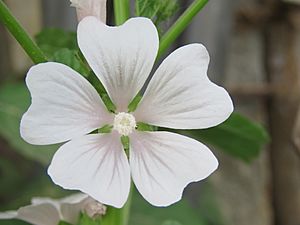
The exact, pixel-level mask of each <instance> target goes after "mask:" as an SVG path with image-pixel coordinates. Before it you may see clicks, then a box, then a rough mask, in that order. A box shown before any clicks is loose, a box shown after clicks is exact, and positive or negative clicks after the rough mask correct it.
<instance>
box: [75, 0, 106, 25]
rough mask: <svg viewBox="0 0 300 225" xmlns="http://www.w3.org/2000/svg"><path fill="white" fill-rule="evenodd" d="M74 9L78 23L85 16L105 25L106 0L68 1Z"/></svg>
mask: <svg viewBox="0 0 300 225" xmlns="http://www.w3.org/2000/svg"><path fill="white" fill-rule="evenodd" d="M70 1H71V6H73V7H75V8H76V12H77V18H78V21H80V20H82V19H83V18H84V17H86V16H94V17H97V18H98V19H99V20H101V21H102V22H103V23H106V0H70Z"/></svg>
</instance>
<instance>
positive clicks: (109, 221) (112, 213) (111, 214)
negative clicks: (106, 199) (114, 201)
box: [101, 183, 133, 225]
mask: <svg viewBox="0 0 300 225" xmlns="http://www.w3.org/2000/svg"><path fill="white" fill-rule="evenodd" d="M132 186H133V184H132V183H131V188H130V193H129V196H128V199H127V202H126V204H125V205H124V206H123V208H121V209H117V208H114V207H111V206H108V207H107V214H106V215H105V216H104V217H103V219H102V221H101V225H128V223H129V216H130V215H129V214H130V207H131V199H132V192H133V187H132Z"/></svg>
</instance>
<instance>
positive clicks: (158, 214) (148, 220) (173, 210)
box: [129, 190, 206, 225]
mask: <svg viewBox="0 0 300 225" xmlns="http://www.w3.org/2000/svg"><path fill="white" fill-rule="evenodd" d="M131 212H132V213H131V216H130V221H129V224H130V225H141V224H142V225H154V224H155V225H156V224H161V225H162V224H163V225H165V224H164V223H169V222H170V221H172V222H175V221H176V222H177V224H178V223H179V224H181V225H206V223H205V222H204V221H203V219H202V218H201V217H200V216H199V212H197V210H195V208H194V207H193V206H192V205H190V204H189V202H188V201H187V200H186V199H184V198H183V199H182V200H181V201H180V202H178V203H175V204H173V205H171V206H169V207H154V206H152V205H150V204H149V203H148V202H147V201H145V200H144V199H143V198H142V197H141V195H140V194H139V193H138V192H137V191H136V190H135V191H133V201H132V209H131ZM175 224H176V223H175ZM175 224H174V225H175ZM177 224H176V225H177Z"/></svg>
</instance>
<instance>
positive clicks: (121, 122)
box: [113, 112, 136, 136]
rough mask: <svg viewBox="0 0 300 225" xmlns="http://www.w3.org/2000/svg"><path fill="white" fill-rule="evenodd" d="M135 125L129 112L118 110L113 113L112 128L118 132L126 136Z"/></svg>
mask: <svg viewBox="0 0 300 225" xmlns="http://www.w3.org/2000/svg"><path fill="white" fill-rule="evenodd" d="M135 127H136V122H135V118H134V116H133V115H131V114H130V113H125V112H120V113H118V114H117V115H115V119H114V128H113V129H114V130H116V131H118V132H119V134H121V135H124V136H128V135H129V134H131V133H132V131H133V130H134V129H135Z"/></svg>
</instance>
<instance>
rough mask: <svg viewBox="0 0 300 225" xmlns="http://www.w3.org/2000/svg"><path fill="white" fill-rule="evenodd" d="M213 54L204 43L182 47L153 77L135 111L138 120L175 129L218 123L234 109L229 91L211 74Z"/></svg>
mask: <svg viewBox="0 0 300 225" xmlns="http://www.w3.org/2000/svg"><path fill="white" fill-rule="evenodd" d="M208 63H209V55H208V52H207V50H206V48H205V47H204V46H203V45H201V44H191V45H187V46H184V47H181V48H179V49H177V50H176V51H174V52H173V53H172V54H171V55H170V56H169V57H167V58H166V59H165V60H164V61H163V63H162V64H161V66H160V67H159V68H158V70H157V71H156V73H155V74H154V76H153V78H152V79H151V81H150V83H149V85H148V87H147V89H146V92H145V94H144V96H143V98H142V100H141V102H140V105H139V106H138V108H137V110H136V112H135V113H134V115H135V117H136V120H137V121H140V122H145V123H149V124H153V125H157V126H162V127H169V128H175V129H200V128H208V127H212V126H215V125H218V124H220V123H222V122H223V121H225V120H226V119H227V118H228V117H229V115H230V114H231V112H232V111H233V104H232V101H231V98H230V96H229V95H228V93H227V91H226V90H225V89H224V88H222V87H219V86H217V85H216V84H214V83H212V82H211V81H210V80H209V79H208V77H207V74H206V73H207V68H208Z"/></svg>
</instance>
